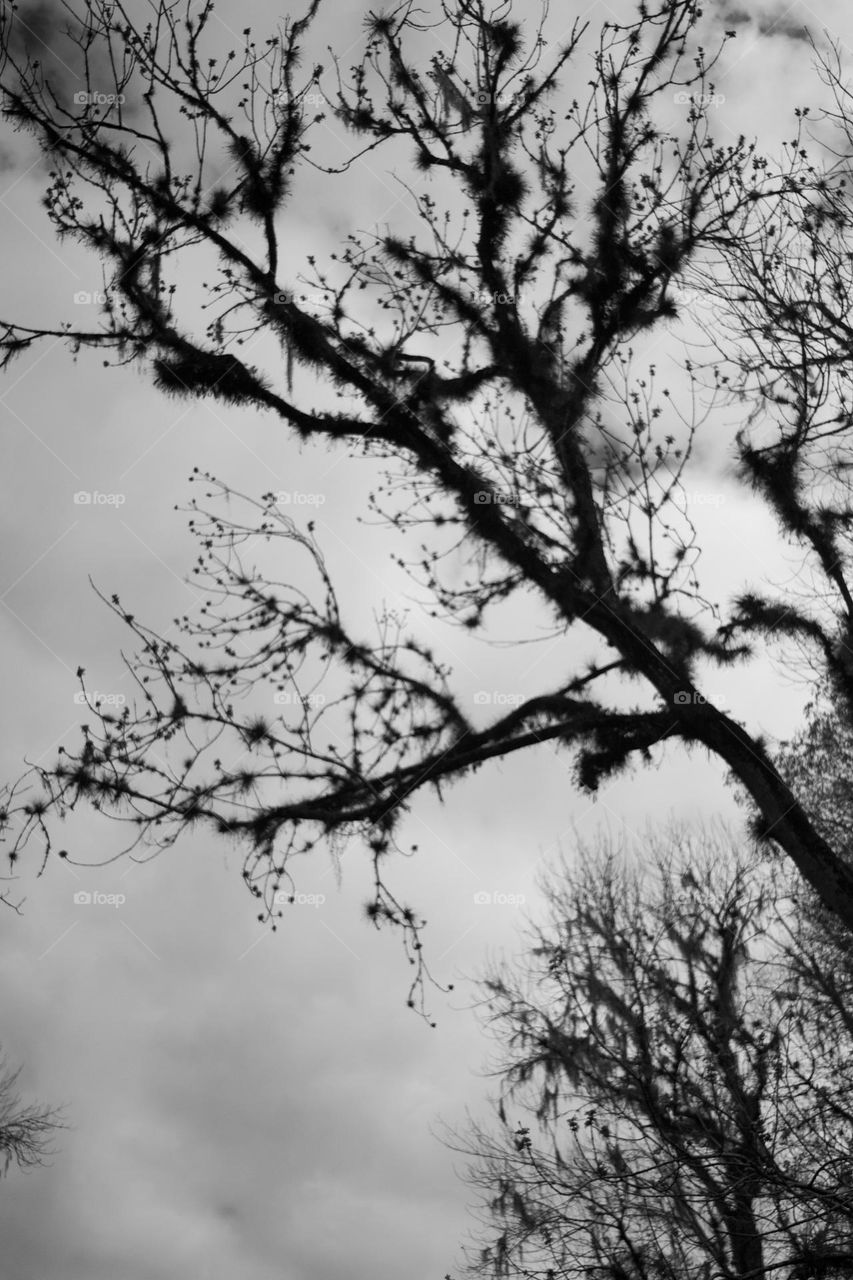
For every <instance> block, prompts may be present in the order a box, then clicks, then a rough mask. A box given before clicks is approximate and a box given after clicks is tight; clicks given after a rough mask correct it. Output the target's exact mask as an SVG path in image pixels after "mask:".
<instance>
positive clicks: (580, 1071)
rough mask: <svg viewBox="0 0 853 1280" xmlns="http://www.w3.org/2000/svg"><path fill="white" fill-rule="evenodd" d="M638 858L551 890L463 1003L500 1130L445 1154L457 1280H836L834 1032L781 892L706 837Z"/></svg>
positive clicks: (844, 1164) (852, 1203)
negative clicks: (474, 1233) (472, 1199)
mask: <svg viewBox="0 0 853 1280" xmlns="http://www.w3.org/2000/svg"><path fill="white" fill-rule="evenodd" d="M653 854H654V856H653V865H652V866H651V867H650V868H649V869H647V871H646V872H645V873H644V874H641V873H638V872H637V871H636V869H632V866H631V864H630V863H629V861H628V860H627V859H626V858H624V857H623V856H621V855H620V854H619V853H618V851H615V850H614V849H613V848H606V847H605V848H604V849H603V850H602V849H599V850H598V851H596V850H592V851H586V854H585V858H584V865H583V866H582V867H581V868H575V869H574V870H570V869H568V868H567V867H566V866H565V865H564V866H562V867H560V868H558V869H557V870H556V871H554V872H553V873H552V874H551V876H550V878H549V881H548V886H547V895H548V900H549V917H550V919H549V922H548V924H547V925H546V926H545V927H544V928H542V929H537V930H536V931H535V933H534V936H533V938H532V945H531V947H530V950H529V952H528V953H527V956H526V959H525V961H524V962H523V963H522V964H516V963H513V964H506V965H503V966H501V968H500V969H499V970H497V971H496V972H494V973H493V974H492V975H491V976H490V978H489V979H488V980H487V981H486V982H485V984H484V1004H485V1005H486V1006H487V1009H488V1015H487V1016H488V1018H489V1021H490V1022H491V1024H492V1026H493V1029H494V1031H495V1035H496V1038H497V1040H498V1042H499V1044H500V1055H501V1056H500V1061H499V1064H498V1067H497V1072H496V1073H497V1074H498V1075H499V1077H500V1079H501V1082H502V1089H501V1096H500V1101H499V1103H498V1118H499V1121H500V1125H499V1127H498V1128H497V1129H494V1128H491V1129H490V1128H489V1127H485V1126H476V1125H475V1126H473V1127H472V1128H471V1130H470V1132H469V1133H468V1134H467V1135H466V1136H465V1138H464V1139H463V1140H462V1142H461V1145H460V1142H459V1140H456V1142H454V1144H453V1145H455V1146H456V1148H457V1149H462V1150H464V1151H465V1152H466V1153H467V1154H469V1155H472V1156H474V1157H475V1159H474V1162H473V1164H472V1166H471V1169H470V1180H471V1182H472V1183H473V1184H474V1185H476V1186H477V1187H479V1188H480V1189H481V1191H482V1193H483V1211H484V1212H483V1224H484V1227H483V1232H482V1236H481V1241H480V1244H481V1250H480V1252H479V1254H475V1255H473V1256H472V1259H471V1262H472V1271H473V1272H474V1273H477V1274H483V1275H488V1276H493V1275H496V1274H497V1275H502V1276H519V1277H524V1278H525V1280H534V1278H537V1280H538V1278H539V1277H542V1280H552V1278H553V1277H557V1276H559V1277H561V1278H562V1280H570V1278H571V1277H575V1276H577V1277H581V1276H583V1277H592V1278H594V1280H677V1278H678V1277H682V1276H686V1275H690V1276H701V1277H704V1278H705V1280H712V1278H716V1277H723V1276H725V1277H742V1278H743V1280H747V1277H750V1278H751V1280H758V1278H759V1277H764V1276H767V1275H773V1274H778V1275H779V1276H780V1277H783V1278H784V1280H794V1278H795V1277H805V1276H838V1275H842V1276H845V1275H849V1274H850V1270H851V1267H853V1197H851V1183H850V1174H851V1163H850V1162H851V1156H850V1134H851V1122H853V1110H851V1102H853V1074H851V1061H853V1058H851V1049H853V1043H851V1035H853V1025H851V1023H850V1016H849V1003H846V1002H845V1001H844V999H842V998H839V995H838V992H836V993H835V995H834V996H829V994H828V993H829V991H830V990H831V986H830V985H828V980H829V983H830V984H831V979H832V975H833V969H832V967H831V966H830V967H827V966H826V965H825V963H824V961H822V959H821V956H820V951H819V949H816V947H815V946H814V941H815V940H814V938H813V937H810V936H809V934H808V932H807V931H806V930H804V929H803V928H802V927H801V922H800V917H799V913H798V912H797V910H796V907H795V905H794V903H793V902H792V899H791V897H790V890H791V889H792V888H795V889H797V891H798V886H795V885H794V884H793V883H792V882H793V880H794V877H793V876H791V875H790V874H789V873H787V871H785V869H784V868H783V867H781V866H780V861H779V859H776V858H773V857H772V856H771V858H769V859H768V858H766V857H758V856H755V855H754V854H752V855H744V854H739V853H737V852H736V851H735V846H734V845H733V843H731V842H730V838H729V837H727V836H726V834H725V833H724V832H722V831H718V832H717V833H716V836H707V837H704V838H703V839H702V841H701V843H699V842H697V841H696V840H695V839H694V840H693V841H691V840H690V839H689V837H686V836H685V834H684V832H670V833H669V835H668V836H667V837H665V838H660V839H658V840H657V842H656V847H654V850H653ZM783 871H784V874H783Z"/></svg>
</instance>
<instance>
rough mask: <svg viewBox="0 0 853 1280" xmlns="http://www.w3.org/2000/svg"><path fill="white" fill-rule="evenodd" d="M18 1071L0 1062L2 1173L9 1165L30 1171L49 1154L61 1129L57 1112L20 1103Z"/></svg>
mask: <svg viewBox="0 0 853 1280" xmlns="http://www.w3.org/2000/svg"><path fill="white" fill-rule="evenodd" d="M20 1074H21V1071H20V1068H18V1070H13V1069H11V1068H9V1067H7V1066H6V1065H5V1063H3V1062H2V1061H0V1162H2V1164H3V1172H4V1173H8V1171H9V1169H10V1167H11V1166H12V1165H16V1166H17V1167H18V1168H19V1169H31V1168H34V1167H35V1166H36V1165H40V1164H44V1162H45V1160H46V1159H47V1158H48V1157H49V1156H50V1155H52V1154H53V1148H52V1142H53V1139H54V1137H55V1135H56V1131H57V1130H58V1129H61V1128H63V1127H64V1126H63V1123H62V1118H61V1115H60V1113H59V1111H57V1110H56V1108H54V1107H46V1106H41V1105H39V1104H38V1103H24V1102H22V1101H21V1098H20V1096H19V1094H18V1091H17V1084H18V1077H19V1076H20Z"/></svg>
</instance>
